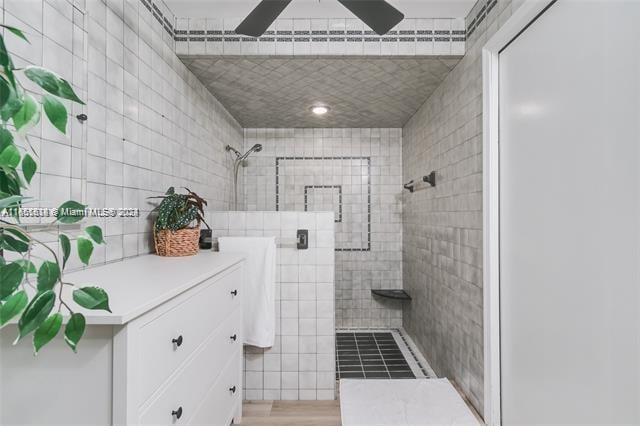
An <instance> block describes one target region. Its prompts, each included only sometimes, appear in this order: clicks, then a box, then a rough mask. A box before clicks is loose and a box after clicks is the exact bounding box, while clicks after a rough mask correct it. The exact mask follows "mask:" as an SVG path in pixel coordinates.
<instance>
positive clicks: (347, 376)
mask: <svg viewBox="0 0 640 426" xmlns="http://www.w3.org/2000/svg"><path fill="white" fill-rule="evenodd" d="M340 378H341V379H364V378H365V377H364V373H340Z"/></svg>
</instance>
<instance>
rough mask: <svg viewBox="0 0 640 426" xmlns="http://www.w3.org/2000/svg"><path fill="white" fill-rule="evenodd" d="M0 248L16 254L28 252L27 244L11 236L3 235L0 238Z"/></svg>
mask: <svg viewBox="0 0 640 426" xmlns="http://www.w3.org/2000/svg"><path fill="white" fill-rule="evenodd" d="M0 242H2V244H1V245H0V248H3V249H5V250H9V251H15V252H16V253H26V252H27V251H29V244H28V243H25V242H24V241H20V240H18V239H17V238H13V237H12V236H11V235H7V234H4V235H2V236H0Z"/></svg>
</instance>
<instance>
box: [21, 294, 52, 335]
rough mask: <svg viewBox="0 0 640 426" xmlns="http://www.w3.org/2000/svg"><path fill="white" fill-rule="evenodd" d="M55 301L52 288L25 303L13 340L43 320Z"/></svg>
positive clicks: (25, 333)
mask: <svg viewBox="0 0 640 426" xmlns="http://www.w3.org/2000/svg"><path fill="white" fill-rule="evenodd" d="M55 302H56V295H55V293H54V292H53V290H47V291H44V292H42V293H38V294H37V295H36V296H35V297H34V298H33V299H31V302H29V304H28V305H27V307H26V309H25V310H24V312H23V313H22V316H21V317H20V320H19V321H18V338H17V339H16V341H15V342H14V344H15V343H17V342H18V341H19V340H20V339H22V338H23V337H24V336H26V335H27V334H29V333H31V332H32V331H33V330H35V329H36V328H38V327H40V325H41V324H42V323H43V322H44V320H45V319H46V318H47V317H48V316H49V313H51V310H52V309H53V305H54V304H55Z"/></svg>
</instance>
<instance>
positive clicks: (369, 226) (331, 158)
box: [276, 157, 371, 252]
mask: <svg viewBox="0 0 640 426" xmlns="http://www.w3.org/2000/svg"><path fill="white" fill-rule="evenodd" d="M287 160H327V161H331V160H364V161H366V162H367V176H369V179H367V246H366V247H363V248H338V247H336V248H335V250H336V251H358V252H361V251H371V179H370V178H371V157H276V211H280V162H281V161H287ZM305 208H306V200H305ZM340 210H342V197H340Z"/></svg>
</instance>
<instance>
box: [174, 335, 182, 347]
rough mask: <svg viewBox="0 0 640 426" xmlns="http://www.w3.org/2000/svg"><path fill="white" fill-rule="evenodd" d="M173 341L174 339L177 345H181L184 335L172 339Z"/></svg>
mask: <svg viewBox="0 0 640 426" xmlns="http://www.w3.org/2000/svg"><path fill="white" fill-rule="evenodd" d="M171 341H172V342H173V343H174V344H175V345H176V346H180V345H182V335H180V336H178V337H177V338H176V339H171Z"/></svg>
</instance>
